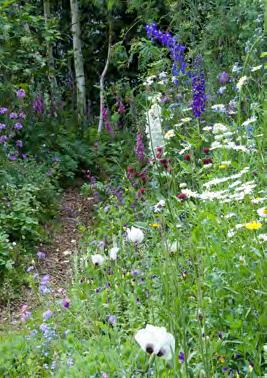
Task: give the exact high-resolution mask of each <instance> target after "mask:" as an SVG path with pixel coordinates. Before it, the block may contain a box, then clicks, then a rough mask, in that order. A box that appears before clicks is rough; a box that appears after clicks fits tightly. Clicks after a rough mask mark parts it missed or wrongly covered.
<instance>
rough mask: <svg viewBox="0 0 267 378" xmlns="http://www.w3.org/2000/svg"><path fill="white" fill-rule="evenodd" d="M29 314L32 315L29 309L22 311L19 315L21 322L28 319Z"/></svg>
mask: <svg viewBox="0 0 267 378" xmlns="http://www.w3.org/2000/svg"><path fill="white" fill-rule="evenodd" d="M31 315H32V313H31V311H25V312H23V313H22V314H21V316H20V320H21V321H22V322H26V320H27V319H29V318H30V317H31Z"/></svg>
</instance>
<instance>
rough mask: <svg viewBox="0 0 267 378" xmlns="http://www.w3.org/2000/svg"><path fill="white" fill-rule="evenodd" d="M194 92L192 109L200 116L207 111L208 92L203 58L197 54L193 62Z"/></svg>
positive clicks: (197, 116) (195, 114)
mask: <svg viewBox="0 0 267 378" xmlns="http://www.w3.org/2000/svg"><path fill="white" fill-rule="evenodd" d="M192 92H193V102H192V111H193V114H194V116H195V117H196V118H199V117H200V116H201V114H202V113H203V112H204V111H205V106H206V100H207V97H206V93H205V78H204V72H203V59H202V57H201V55H197V57H196V58H195V60H194V62H193V73H192Z"/></svg>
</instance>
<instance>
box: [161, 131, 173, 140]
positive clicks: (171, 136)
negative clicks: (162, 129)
mask: <svg viewBox="0 0 267 378" xmlns="http://www.w3.org/2000/svg"><path fill="white" fill-rule="evenodd" d="M174 136H175V132H174V130H169V131H167V132H166V134H165V135H164V138H165V139H171V138H173V137H174Z"/></svg>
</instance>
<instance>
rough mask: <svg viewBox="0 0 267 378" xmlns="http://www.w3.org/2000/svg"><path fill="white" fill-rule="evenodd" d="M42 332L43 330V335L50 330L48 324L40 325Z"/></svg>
mask: <svg viewBox="0 0 267 378" xmlns="http://www.w3.org/2000/svg"><path fill="white" fill-rule="evenodd" d="M40 330H41V331H42V332H43V333H45V332H47V331H48V330H49V327H48V325H47V324H45V323H43V324H41V325H40Z"/></svg>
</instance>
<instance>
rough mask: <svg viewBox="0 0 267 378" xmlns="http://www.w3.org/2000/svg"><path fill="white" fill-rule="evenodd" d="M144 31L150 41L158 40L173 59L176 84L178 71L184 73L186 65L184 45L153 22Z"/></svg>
mask: <svg viewBox="0 0 267 378" xmlns="http://www.w3.org/2000/svg"><path fill="white" fill-rule="evenodd" d="M146 32H147V36H148V38H150V39H151V40H152V41H158V42H159V43H161V44H162V45H163V46H165V47H167V49H168V50H169V52H170V55H171V59H172V61H173V65H172V75H173V82H174V84H178V79H177V75H178V74H179V72H182V73H185V70H186V67H187V64H186V62H185V59H184V52H185V49H186V47H185V46H183V45H181V44H180V43H178V42H177V41H176V38H175V37H173V36H172V34H171V33H169V32H166V33H164V32H162V31H160V30H159V29H158V27H157V24H156V23H155V22H153V23H152V24H147V25H146Z"/></svg>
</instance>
